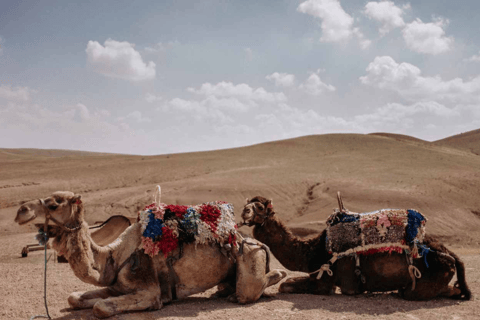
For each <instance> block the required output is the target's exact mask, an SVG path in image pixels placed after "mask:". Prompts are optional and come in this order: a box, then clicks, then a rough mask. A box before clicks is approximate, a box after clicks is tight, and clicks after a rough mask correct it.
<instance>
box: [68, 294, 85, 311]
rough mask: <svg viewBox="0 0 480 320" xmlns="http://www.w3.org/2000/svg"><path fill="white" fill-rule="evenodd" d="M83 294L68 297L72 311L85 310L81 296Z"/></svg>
mask: <svg viewBox="0 0 480 320" xmlns="http://www.w3.org/2000/svg"><path fill="white" fill-rule="evenodd" d="M81 294H82V292H73V293H71V294H70V295H69V296H68V299H67V300H68V304H69V305H70V308H72V309H83V308H82V302H81V299H80V295H81Z"/></svg>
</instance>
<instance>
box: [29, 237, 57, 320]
mask: <svg viewBox="0 0 480 320" xmlns="http://www.w3.org/2000/svg"><path fill="white" fill-rule="evenodd" d="M43 240H44V246H45V250H44V252H45V257H44V258H45V273H44V276H43V301H44V302H45V310H46V311H47V315H46V316H45V315H35V316H32V317H31V318H30V320H32V319H36V318H47V319H52V318H51V317H50V314H49V313H48V306H47V242H48V235H47V233H43Z"/></svg>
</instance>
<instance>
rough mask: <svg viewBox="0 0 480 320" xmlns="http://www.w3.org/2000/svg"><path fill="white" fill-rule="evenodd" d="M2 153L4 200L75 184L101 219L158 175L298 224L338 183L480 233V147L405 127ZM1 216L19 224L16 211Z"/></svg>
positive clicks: (1, 203)
mask: <svg viewBox="0 0 480 320" xmlns="http://www.w3.org/2000/svg"><path fill="white" fill-rule="evenodd" d="M2 151H3V150H2ZM0 163H1V167H2V171H1V172H0V208H10V207H16V206H18V205H19V204H21V203H22V202H23V201H27V200H30V199H34V198H37V197H44V196H46V195H48V194H49V193H51V192H53V191H56V190H71V191H73V192H76V193H80V194H82V195H83V197H84V199H85V203H86V205H87V207H86V208H87V219H88V221H90V222H94V221H98V220H102V219H106V218H108V217H109V216H111V215H113V214H124V215H130V216H134V215H136V212H137V211H138V209H140V208H141V207H143V206H144V205H146V204H148V203H149V202H151V201H152V199H153V198H152V195H153V190H154V187H155V185H157V184H160V185H161V186H162V189H163V199H162V200H163V201H164V202H168V203H178V204H192V203H201V202H205V201H210V200H225V201H229V202H232V203H234V205H235V207H236V208H238V209H240V208H242V206H243V203H244V200H245V198H247V197H253V196H255V195H263V196H266V197H269V198H272V199H273V202H274V205H275V208H276V210H277V212H278V214H280V215H281V217H282V218H283V219H285V220H287V221H288V222H289V223H290V224H291V225H294V226H297V227H306V228H312V229H316V230H321V229H322V228H323V221H324V220H325V219H326V217H327V216H328V215H329V214H330V213H331V212H332V209H333V208H334V207H336V192H337V190H339V191H341V192H342V195H343V197H344V202H345V204H346V206H347V207H348V208H349V209H350V210H352V211H357V212H364V211H371V210H375V209H379V208H388V207H394V208H416V209H418V210H420V211H422V212H423V213H424V214H425V215H426V216H427V217H428V218H429V222H428V231H429V232H430V233H433V234H436V235H439V236H442V237H444V238H445V239H447V240H448V241H450V240H451V241H455V242H458V241H460V242H461V243H462V244H479V243H480V231H479V230H480V216H479V214H478V212H480V199H479V198H478V196H477V194H478V190H480V157H479V156H477V155H475V154H473V153H471V152H464V151H463V150H459V149H455V148H450V147H445V145H444V144H442V145H437V144H435V143H424V142H423V141H422V140H418V139H414V138H412V139H409V138H408V137H404V136H402V138H399V136H395V135H384V134H382V135H379V134H376V135H356V134H332V135H318V136H307V137H301V138H296V139H289V140H283V141H276V142H270V143H263V144H259V145H254V146H249V147H243V148H236V149H229V150H219V151H210V152H196V153H185V154H172V155H161V156H129V155H112V154H94V153H88V155H85V154H83V153H77V152H68V151H64V150H62V151H50V152H46V151H44V152H42V153H41V155H40V156H38V157H37V156H36V154H35V152H33V151H31V150H30V151H29V152H17V153H15V152H11V151H10V153H9V158H8V159H1V160H0ZM2 212H3V210H2ZM2 217H4V214H2ZM0 223H1V228H2V230H4V231H5V232H7V233H15V232H18V227H16V226H14V225H13V223H11V219H5V218H2V219H1V221H0ZM448 241H447V242H448Z"/></svg>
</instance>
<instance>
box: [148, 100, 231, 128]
mask: <svg viewBox="0 0 480 320" xmlns="http://www.w3.org/2000/svg"><path fill="white" fill-rule="evenodd" d="M158 110H162V111H165V112H168V111H181V112H182V113H183V114H184V115H185V114H187V115H191V116H193V117H194V118H195V119H197V120H198V121H204V120H206V119H211V120H216V121H220V122H222V123H233V122H234V121H233V119H232V118H231V117H229V116H227V115H226V114H225V113H224V112H223V111H222V110H219V109H217V108H215V107H214V106H213V107H212V105H209V102H208V101H207V100H203V101H197V100H185V99H181V98H174V99H172V100H170V101H168V102H167V103H166V104H164V105H163V106H162V107H160V108H158Z"/></svg>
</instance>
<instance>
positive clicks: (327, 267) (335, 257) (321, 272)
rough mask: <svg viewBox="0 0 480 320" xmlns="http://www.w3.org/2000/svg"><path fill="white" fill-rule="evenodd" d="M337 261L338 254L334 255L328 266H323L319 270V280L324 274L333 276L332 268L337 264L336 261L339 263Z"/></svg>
mask: <svg viewBox="0 0 480 320" xmlns="http://www.w3.org/2000/svg"><path fill="white" fill-rule="evenodd" d="M337 259H338V254H337V253H334V254H333V257H332V258H331V259H330V260H329V261H328V262H327V263H326V264H324V265H322V266H321V267H320V269H318V270H317V271H318V275H317V280H318V279H320V278H321V277H322V275H323V273H324V272H326V273H327V274H328V275H329V276H330V277H331V276H333V271H332V270H330V266H333V264H334V263H335V261H337ZM317 271H314V272H311V273H309V274H313V273H315V272H317Z"/></svg>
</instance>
